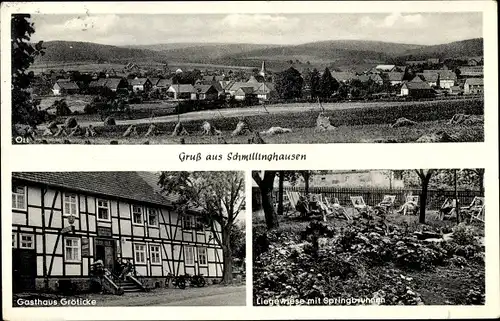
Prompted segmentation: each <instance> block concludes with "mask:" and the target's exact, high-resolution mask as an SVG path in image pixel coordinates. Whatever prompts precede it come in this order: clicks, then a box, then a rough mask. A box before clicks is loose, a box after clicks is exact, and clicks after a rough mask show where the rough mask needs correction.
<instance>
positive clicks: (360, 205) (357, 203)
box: [349, 196, 368, 213]
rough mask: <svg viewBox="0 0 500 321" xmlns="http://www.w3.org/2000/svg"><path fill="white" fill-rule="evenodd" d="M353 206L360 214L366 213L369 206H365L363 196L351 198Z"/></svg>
mask: <svg viewBox="0 0 500 321" xmlns="http://www.w3.org/2000/svg"><path fill="white" fill-rule="evenodd" d="M349 198H350V199H351V203H352V206H353V207H354V209H355V210H356V211H358V213H361V212H364V211H367V210H368V206H367V205H366V204H365V200H364V199H363V196H350V197H349Z"/></svg>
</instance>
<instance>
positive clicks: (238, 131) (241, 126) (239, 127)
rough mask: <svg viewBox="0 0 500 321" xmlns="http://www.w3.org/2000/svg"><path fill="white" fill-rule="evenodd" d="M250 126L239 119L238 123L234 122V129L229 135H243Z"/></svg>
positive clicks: (248, 130)
mask: <svg viewBox="0 0 500 321" xmlns="http://www.w3.org/2000/svg"><path fill="white" fill-rule="evenodd" d="M250 131H251V130H250V127H249V126H248V123H247V122H246V121H244V120H240V121H239V122H238V124H236V128H235V130H233V132H232V133H231V136H238V135H245V134H246V133H247V132H250Z"/></svg>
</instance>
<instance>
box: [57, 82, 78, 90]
mask: <svg viewBox="0 0 500 321" xmlns="http://www.w3.org/2000/svg"><path fill="white" fill-rule="evenodd" d="M56 84H57V85H59V88H61V89H65V90H78V89H80V87H78V85H77V84H76V82H74V81H68V80H59V81H57V82H56Z"/></svg>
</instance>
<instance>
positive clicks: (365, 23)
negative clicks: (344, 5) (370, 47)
mask: <svg viewBox="0 0 500 321" xmlns="http://www.w3.org/2000/svg"><path fill="white" fill-rule="evenodd" d="M359 24H360V25H361V26H363V27H365V26H370V25H372V24H374V21H373V19H372V18H370V17H368V16H363V17H361V19H359Z"/></svg>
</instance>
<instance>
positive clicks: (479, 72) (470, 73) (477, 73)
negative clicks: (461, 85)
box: [458, 66, 484, 78]
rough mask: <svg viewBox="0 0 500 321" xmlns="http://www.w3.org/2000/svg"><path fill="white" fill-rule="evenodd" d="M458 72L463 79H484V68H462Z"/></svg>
mask: <svg viewBox="0 0 500 321" xmlns="http://www.w3.org/2000/svg"><path fill="white" fill-rule="evenodd" d="M458 70H459V71H460V77H462V78H471V77H483V75H484V71H483V66H473V67H460V68H458Z"/></svg>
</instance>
